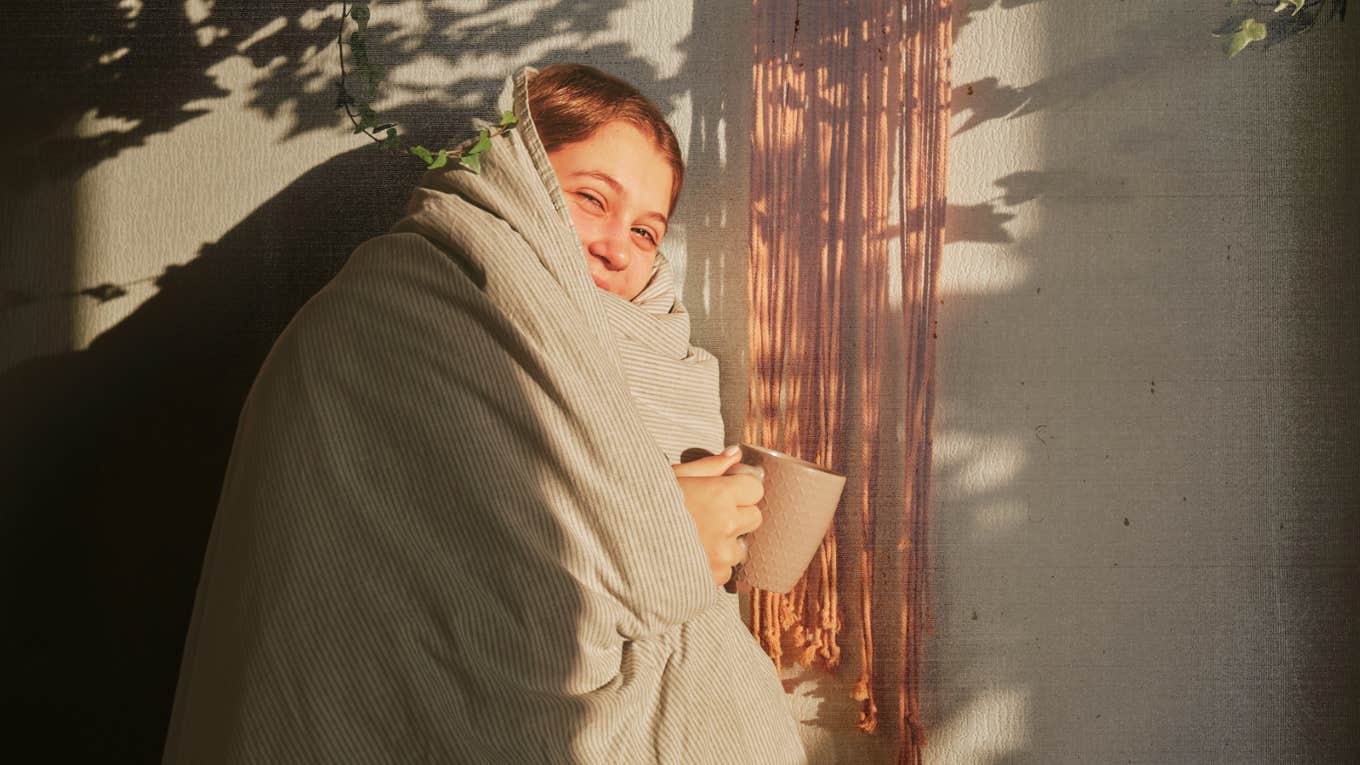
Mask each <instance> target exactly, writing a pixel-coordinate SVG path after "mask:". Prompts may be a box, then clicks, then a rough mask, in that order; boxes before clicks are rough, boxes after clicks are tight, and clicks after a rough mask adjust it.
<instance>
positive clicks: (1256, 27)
mask: <svg viewBox="0 0 1360 765" xmlns="http://www.w3.org/2000/svg"><path fill="white" fill-rule="evenodd" d="M1264 39H1266V25H1265V24H1262V23H1261V22H1259V21H1257V20H1256V19H1243V20H1242V26H1240V27H1238V28H1237V31H1236V32H1234V33H1233V36H1232V37H1230V38H1228V58H1232V57H1233V56H1236V55H1237V54H1239V53H1241V52H1242V49H1243V48H1245V47H1247V46H1248V45H1250V44H1252V43H1254V42H1259V41H1261V40H1264Z"/></svg>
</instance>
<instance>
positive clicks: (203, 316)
mask: <svg viewBox="0 0 1360 765" xmlns="http://www.w3.org/2000/svg"><path fill="white" fill-rule="evenodd" d="M418 171H419V168H418V167H413V166H411V165H407V164H400V165H392V164H388V163H382V162H376V161H375V154H374V153H373V152H372V151H370V150H368V149H360V150H356V151H352V152H349V153H347V154H344V155H341V156H339V157H336V158H335V159H333V160H331V161H329V162H327V163H326V164H324V165H321V166H320V167H318V168H316V169H314V170H312V171H310V172H308V173H307V174H305V175H303V176H302V177H301V178H299V179H298V180H297V181H295V182H294V183H292V184H291V185H290V186H289V187H288V188H286V189H285V190H284V191H282V192H280V193H279V194H278V195H276V196H275V197H274V198H273V199H271V200H269V201H268V202H267V203H265V204H264V205H263V206H261V207H260V208H259V209H258V210H256V211H255V213H253V214H252V215H251V216H250V217H249V218H247V219H246V220H244V221H242V222H241V223H240V224H239V225H237V226H236V227H235V228H233V229H232V230H231V231H230V232H229V233H228V234H227V235H226V236H224V237H223V238H222V239H221V240H219V241H218V242H215V243H213V244H210V245H207V246H205V247H204V248H203V250H202V252H201V254H200V255H199V257H198V258H196V259H194V260H193V261H191V262H190V263H188V264H187V265H184V266H176V267H172V268H170V269H168V270H166V271H165V273H163V274H161V275H160V277H159V278H158V279H157V280H156V286H157V287H158V288H159V290H160V291H159V292H158V293H157V294H156V295H155V296H154V297H152V298H151V299H149V300H147V301H146V302H145V303H143V304H142V305H141V306H140V307H139V308H138V309H137V310H136V311H134V312H133V313H132V315H130V316H129V317H128V318H127V319H125V320H124V321H122V322H120V323H119V324H118V325H116V326H115V327H113V328H112V329H110V330H109V331H107V332H105V333H104V334H103V335H101V336H100V337H99V338H98V339H97V340H95V341H94V342H93V343H92V344H91V345H90V347H89V348H88V349H87V350H85V351H80V352H71V353H64V354H58V355H51V356H44V357H39V358H35V359H31V360H29V361H27V362H24V363H22V364H20V365H18V366H16V367H14V368H13V369H10V370H8V371H6V372H5V373H4V374H3V375H0V422H4V423H5V440H4V442H3V443H0V506H3V507H5V508H7V512H6V513H5V519H4V523H5V529H4V533H3V540H4V541H3V544H4V551H3V553H0V560H3V561H4V562H5V569H4V577H5V580H6V581H7V582H8V583H10V587H8V588H7V592H6V596H5V600H6V602H5V603H4V606H3V609H4V613H6V614H8V615H10V617H11V618H10V620H9V627H8V628H7V629H6V630H5V637H4V640H5V642H6V644H7V645H6V648H5V654H6V655H7V656H9V657H11V658H12V659H18V661H17V662H16V664H15V667H14V671H13V672H12V673H11V674H10V675H9V677H8V679H7V682H6V691H7V693H6V696H7V701H6V706H7V707H8V708H7V710H6V716H7V720H8V722H9V723H10V724H12V725H14V729H13V730H14V731H15V732H16V735H14V736H12V737H11V744H10V745H11V746H13V745H15V744H17V745H18V748H19V749H20V751H32V752H34V753H42V754H44V759H47V760H48V761H54V762H57V761H63V762H72V761H95V760H96V759H99V758H106V759H103V760H102V761H119V762H150V761H154V760H156V759H157V758H158V757H159V752H160V746H161V739H162V737H163V734H164V726H165V723H166V720H167V719H168V714H169V707H170V702H171V700H172V698H173V693H174V683H175V678H176V675H177V672H178V665H179V656H180V650H181V647H182V644H183V639H184V630H185V628H186V627H187V624H188V618H189V614H190V611H191V609H192V604H193V596H194V587H195V585H196V582H197V579H198V572H199V566H200V565H201V559H202V552H203V546H204V544H205V543H206V540H207V533H208V530H209V528H210V527H211V524H212V516H213V511H214V509H215V507H216V504H217V498H218V493H219V491H220V487H221V479H222V473H223V470H224V468H225V466H226V460H227V456H228V454H229V452H230V447H231V441H232V435H233V433H234V431H235V427H236V418H237V415H238V413H239V411H240V408H241V403H242V402H243V400H244V399H245V395H246V392H247V390H248V389H249V387H250V383H251V381H252V380H253V379H254V377H255V373H256V370H257V369H258V368H259V366H260V363H261V362H262V361H263V359H264V356H265V354H266V353H267V352H268V350H269V348H270V346H271V345H272V343H273V341H274V338H275V337H276V336H277V335H278V333H279V332H280V331H281V330H282V328H283V327H284V326H285V325H286V324H287V322H288V320H289V319H290V318H291V316H292V315H293V313H294V312H295V311H296V310H297V308H298V307H300V306H301V304H302V303H303V302H304V301H305V300H306V299H307V298H308V297H310V296H311V295H312V294H313V293H314V292H315V291H316V290H317V289H319V288H320V287H321V286H322V285H323V284H325V282H326V281H328V280H329V279H330V277H331V276H332V275H334V273H335V272H336V271H337V270H338V269H339V267H340V266H341V265H342V264H343V263H344V260H345V258H346V257H347V256H348V254H349V253H350V251H352V250H353V249H354V247H355V246H357V245H358V244H359V243H360V242H362V241H363V240H364V239H367V238H369V237H371V236H374V235H377V234H380V233H382V232H383V231H385V230H386V229H387V228H388V226H390V225H391V223H393V222H394V221H395V220H396V219H397V218H398V217H399V216H400V213H401V210H402V209H403V207H404V205H405V202H406V199H407V197H408V195H409V190H410V188H411V187H412V186H413V185H414V183H415V181H416V179H417V178H418V175H419V172H418ZM355 179H363V181H364V182H365V184H368V185H371V187H372V188H377V189H386V190H388V191H387V192H386V193H384V194H377V195H369V196H368V198H367V200H366V201H367V204H365V205H364V206H363V207H360V208H358V209H355V210H352V211H349V212H347V213H345V214H337V213H336V211H335V205H336V200H337V196H338V193H339V192H338V191H337V189H342V188H344V187H345V186H346V184H349V183H352V182H354V180H355Z"/></svg>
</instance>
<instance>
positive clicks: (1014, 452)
mask: <svg viewBox="0 0 1360 765" xmlns="http://www.w3.org/2000/svg"><path fill="white" fill-rule="evenodd" d="M1025 449H1026V446H1025V443H1024V441H1023V439H1021V438H1020V437H1018V436H1007V435H1004V434H999V433H987V434H982V433H972V432H967V431H960V430H949V429H946V428H940V427H938V426H937V428H936V430H935V450H934V454H933V457H932V459H933V460H934V462H935V464H936V466H937V467H936V471H937V473H938V475H939V480H940V483H938V484H936V485H937V486H939V487H940V490H941V491H942V492H948V493H949V496H950V497H951V498H953V499H956V500H958V499H963V498H967V497H977V496H988V495H995V494H996V493H998V492H1004V491H1006V490H1007V489H1009V488H1010V485H1011V481H1012V480H1013V479H1014V478H1015V477H1016V476H1017V475H1019V474H1020V472H1021V471H1022V470H1023V469H1024V467H1025V463H1026V461H1027V458H1026V453H1025Z"/></svg>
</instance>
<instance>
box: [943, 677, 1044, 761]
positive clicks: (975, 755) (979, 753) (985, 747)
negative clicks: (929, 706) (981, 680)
mask: <svg viewBox="0 0 1360 765" xmlns="http://www.w3.org/2000/svg"><path fill="white" fill-rule="evenodd" d="M1029 711H1030V693H1029V691H1027V690H1022V689H1018V688H988V689H983V690H980V691H978V692H977V693H976V694H975V695H974V696H973V698H972V699H970V700H968V701H967V702H966V703H964V705H963V706H962V707H961V708H960V709H958V710H956V711H955V712H954V713H953V714H952V715H950V716H949V717H947V718H946V719H944V720H941V721H940V722H939V723H937V724H936V725H935V727H934V728H933V729H932V730H931V737H930V748H931V754H932V755H933V756H932V758H931V759H932V760H934V761H936V762H967V763H978V764H979V765H981V764H982V763H995V762H1002V761H1004V759H1005V757H1006V756H1007V755H1010V754H1014V753H1016V752H1019V751H1020V750H1022V749H1023V748H1024V747H1025V746H1026V745H1027V744H1028V743H1029V742H1028V739H1029V735H1028V730H1029V721H1028V718H1029Z"/></svg>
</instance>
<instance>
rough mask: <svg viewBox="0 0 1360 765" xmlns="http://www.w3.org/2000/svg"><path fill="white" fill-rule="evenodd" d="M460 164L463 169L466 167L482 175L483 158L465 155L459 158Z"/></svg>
mask: <svg viewBox="0 0 1360 765" xmlns="http://www.w3.org/2000/svg"><path fill="white" fill-rule="evenodd" d="M458 164H460V165H462V166H463V167H466V168H467V169H469V170H471V171H472V172H474V173H480V172H481V171H482V158H481V157H479V156H477V155H476V154H473V155H471V156H469V155H467V154H464V155H463V156H461V157H459V158H458Z"/></svg>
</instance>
